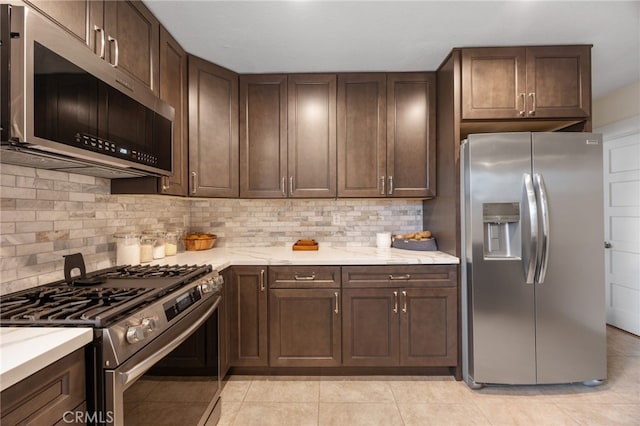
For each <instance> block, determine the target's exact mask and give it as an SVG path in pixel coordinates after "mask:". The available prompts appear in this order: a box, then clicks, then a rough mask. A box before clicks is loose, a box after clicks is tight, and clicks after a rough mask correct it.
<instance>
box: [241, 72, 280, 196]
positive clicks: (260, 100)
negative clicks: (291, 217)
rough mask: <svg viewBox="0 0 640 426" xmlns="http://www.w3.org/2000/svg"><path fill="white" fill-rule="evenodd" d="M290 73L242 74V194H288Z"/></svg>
mask: <svg viewBox="0 0 640 426" xmlns="http://www.w3.org/2000/svg"><path fill="white" fill-rule="evenodd" d="M287 102H288V99H287V76H286V75H242V76H240V197H243V198H284V197H287V184H288V181H287Z"/></svg>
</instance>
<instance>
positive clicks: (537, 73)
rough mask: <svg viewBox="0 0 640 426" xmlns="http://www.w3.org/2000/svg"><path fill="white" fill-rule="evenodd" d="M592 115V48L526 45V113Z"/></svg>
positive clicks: (536, 114)
mask: <svg viewBox="0 0 640 426" xmlns="http://www.w3.org/2000/svg"><path fill="white" fill-rule="evenodd" d="M590 115H591V47H590V46H548V47H528V48H527V116H529V117H538V118H562V117H588V116H590Z"/></svg>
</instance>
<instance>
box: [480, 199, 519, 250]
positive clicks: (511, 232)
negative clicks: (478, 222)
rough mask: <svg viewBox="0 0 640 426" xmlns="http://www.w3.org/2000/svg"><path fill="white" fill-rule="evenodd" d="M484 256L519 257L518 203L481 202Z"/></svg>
mask: <svg viewBox="0 0 640 426" xmlns="http://www.w3.org/2000/svg"><path fill="white" fill-rule="evenodd" d="M482 222H483V227H484V257H485V258H495V259H500V258H518V257H520V244H519V238H518V236H519V224H520V204H519V203H483V204H482Z"/></svg>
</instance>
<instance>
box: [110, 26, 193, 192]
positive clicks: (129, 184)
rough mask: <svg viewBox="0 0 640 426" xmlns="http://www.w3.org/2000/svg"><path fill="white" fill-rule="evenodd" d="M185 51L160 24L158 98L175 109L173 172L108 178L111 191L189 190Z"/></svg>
mask: <svg viewBox="0 0 640 426" xmlns="http://www.w3.org/2000/svg"><path fill="white" fill-rule="evenodd" d="M187 74H188V72H187V53H186V52H185V51H184V50H183V49H182V47H180V44H178V42H177V41H176V40H175V39H174V38H173V37H171V35H170V34H169V33H168V32H167V30H165V29H164V27H161V28H160V73H159V77H160V99H162V100H163V101H165V102H167V103H169V104H170V105H171V106H172V107H173V108H174V110H175V118H174V121H173V174H172V175H171V176H165V177H162V178H156V177H141V178H126V179H112V180H111V193H113V194H166V195H182V196H185V195H187V194H188V191H189V164H188V161H189V158H188V155H189V151H188V146H189V135H188V121H187V118H188V117H187V112H188V82H187Z"/></svg>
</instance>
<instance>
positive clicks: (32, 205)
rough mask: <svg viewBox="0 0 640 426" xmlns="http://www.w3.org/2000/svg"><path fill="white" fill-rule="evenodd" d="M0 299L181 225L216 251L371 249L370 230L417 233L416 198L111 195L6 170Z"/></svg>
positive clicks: (86, 183) (92, 186) (72, 180)
mask: <svg viewBox="0 0 640 426" xmlns="http://www.w3.org/2000/svg"><path fill="white" fill-rule="evenodd" d="M0 208H1V211H0V230H1V231H2V234H1V235H0V253H2V258H1V259H0V294H6V293H10V292H14V291H17V290H21V289H25V288H29V287H34V286H36V285H40V284H45V283H48V282H51V281H55V280H59V279H62V278H63V265H64V260H63V255H66V254H70V253H76V252H80V253H82V254H83V256H84V259H85V263H86V266H87V270H88V271H93V270H96V269H101V268H106V267H109V266H112V265H114V263H115V243H114V240H113V234H114V233H115V232H118V231H142V230H144V229H148V228H171V227H179V228H185V229H188V230H201V231H204V232H212V233H215V234H217V235H218V237H219V238H218V242H217V245H218V246H222V247H224V246H226V247H242V246H261V247H268V246H285V245H289V244H291V243H293V242H294V241H295V240H297V239H300V238H315V239H316V240H318V241H320V242H321V243H324V244H330V245H333V246H338V247H340V246H342V247H344V246H374V245H375V233H376V232H384V231H387V232H396V231H397V232H408V231H415V230H418V229H420V228H421V227H422V201H421V200H404V199H339V200H336V199H314V200H308V199H307V200H303V199H275V200H247V199H201V198H194V199H192V198H183V197H169V196H160V195H146V196H145V195H112V194H110V181H109V180H108V179H102V178H95V177H91V176H83V175H76V174H71V173H64V172H58V171H50V170H43V169H34V168H30V167H21V166H14V165H8V164H2V165H1V168H0Z"/></svg>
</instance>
